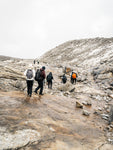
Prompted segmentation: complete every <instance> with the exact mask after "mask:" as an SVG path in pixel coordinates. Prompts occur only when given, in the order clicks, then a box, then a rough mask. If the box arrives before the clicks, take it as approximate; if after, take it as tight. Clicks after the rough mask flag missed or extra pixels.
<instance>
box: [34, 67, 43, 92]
mask: <svg viewBox="0 0 113 150" xmlns="http://www.w3.org/2000/svg"><path fill="white" fill-rule="evenodd" d="M45 77H46V75H45V66H43V67H42V68H41V69H39V70H37V72H36V74H35V80H36V81H37V82H38V86H37V88H36V89H35V91H34V92H35V93H36V94H37V91H38V90H39V89H40V92H39V95H43V93H42V92H43V86H44V79H45Z"/></svg>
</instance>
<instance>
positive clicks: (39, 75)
mask: <svg viewBox="0 0 113 150" xmlns="http://www.w3.org/2000/svg"><path fill="white" fill-rule="evenodd" d="M35 80H36V81H39V80H43V77H42V72H41V70H40V69H37V71H36V74H35Z"/></svg>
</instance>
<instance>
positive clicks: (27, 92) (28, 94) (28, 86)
mask: <svg viewBox="0 0 113 150" xmlns="http://www.w3.org/2000/svg"><path fill="white" fill-rule="evenodd" d="M26 83H27V95H29V82H28V80H26Z"/></svg>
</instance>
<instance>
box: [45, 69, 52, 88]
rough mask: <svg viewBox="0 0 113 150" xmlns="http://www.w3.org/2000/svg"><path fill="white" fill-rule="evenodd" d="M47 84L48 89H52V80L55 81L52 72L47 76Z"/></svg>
mask: <svg viewBox="0 0 113 150" xmlns="http://www.w3.org/2000/svg"><path fill="white" fill-rule="evenodd" d="M46 80H47V83H48V89H52V80H53V75H52V72H50V73H49V74H48V75H47V78H46Z"/></svg>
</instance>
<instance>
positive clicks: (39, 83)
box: [35, 80, 43, 94]
mask: <svg viewBox="0 0 113 150" xmlns="http://www.w3.org/2000/svg"><path fill="white" fill-rule="evenodd" d="M39 89H40V92H39V94H42V92H43V80H42V81H38V87H37V88H36V89H35V92H36V93H37V91H38V90H39Z"/></svg>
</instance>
